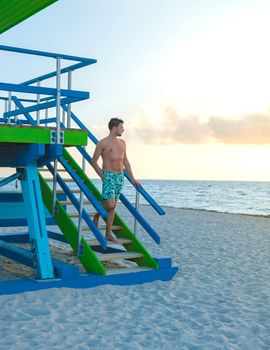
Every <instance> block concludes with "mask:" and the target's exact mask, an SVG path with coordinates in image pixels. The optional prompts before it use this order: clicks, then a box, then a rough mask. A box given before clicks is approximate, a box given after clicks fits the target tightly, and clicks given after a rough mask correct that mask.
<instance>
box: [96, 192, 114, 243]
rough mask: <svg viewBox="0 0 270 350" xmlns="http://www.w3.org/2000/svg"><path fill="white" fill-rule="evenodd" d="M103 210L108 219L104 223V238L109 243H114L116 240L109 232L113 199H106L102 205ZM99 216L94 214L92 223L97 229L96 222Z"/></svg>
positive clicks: (111, 221)
mask: <svg viewBox="0 0 270 350" xmlns="http://www.w3.org/2000/svg"><path fill="white" fill-rule="evenodd" d="M102 206H103V208H104V209H105V210H106V211H107V212H108V217H107V221H106V234H105V236H106V238H107V239H108V240H110V241H113V242H116V241H117V240H116V239H115V238H114V237H113V236H112V234H111V230H112V224H113V219H114V214H115V206H116V200H114V199H111V198H110V199H107V200H106V202H105V203H103V204H102ZM99 217H100V214H99V213H96V214H95V216H94V218H93V222H94V224H95V225H96V226H97V227H98V220H99Z"/></svg>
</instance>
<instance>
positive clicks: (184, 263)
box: [0, 206, 270, 350]
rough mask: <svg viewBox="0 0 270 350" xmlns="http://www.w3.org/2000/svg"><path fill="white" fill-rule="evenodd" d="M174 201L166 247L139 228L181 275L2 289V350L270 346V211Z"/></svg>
mask: <svg viewBox="0 0 270 350" xmlns="http://www.w3.org/2000/svg"><path fill="white" fill-rule="evenodd" d="M165 209H166V213H167V215H166V216H165V217H162V216H158V215H156V214H155V213H154V212H153V210H152V209H151V208H150V207H147V206H141V211H142V213H143V214H144V215H145V216H146V218H149V221H151V222H152V223H153V226H154V227H155V228H156V229H157V231H158V232H159V233H160V235H161V239H162V243H161V246H160V247H157V246H156V245H155V244H154V243H152V242H151V240H150V239H149V238H147V237H146V234H145V233H144V232H142V231H139V233H138V234H139V236H140V238H141V239H142V241H143V242H144V243H145V245H146V246H147V247H148V248H149V250H150V251H151V252H152V253H153V254H154V255H158V256H161V255H162V256H170V257H172V259H173V264H174V265H177V266H179V269H180V270H179V272H178V273H177V275H176V276H175V277H174V279H173V280H171V281H169V282H161V281H160V282H154V283H147V284H142V285H134V286H110V285H106V286H99V287H96V288H91V289H81V290H80V289H68V288H59V289H57V288H53V289H48V290H43V291H38V292H27V293H22V294H16V295H2V296H0V307H1V313H0V333H1V337H0V349H1V350H5V349H7V350H13V349H14V350H15V349H16V350H17V349H20V350H23V349H39V350H42V349H46V350H47V349H59V350H60V349H66V348H72V349H76V350H77V349H78V350H83V349H85V350H86V349H87V350H88V349H127V350H132V349H137V350H139V349H153V350H157V349H162V350H163V349H179V350H180V349H181V350H182V349H183V350H195V349H197V350H198V349H207V350H209V349H222V350H223V349H228V350H232V349H243V350H249V349H250V350H254V349H256V350H257V349H265V350H266V349H269V348H270V317H269V314H270V254H269V252H270V220H269V219H268V218H263V217H252V216H247V215H234V214H221V213H214V212H206V211H198V210H183V209H173V208H165ZM119 210H120V212H123V209H122V208H121V207H119ZM123 213H124V216H125V212H123ZM127 220H128V219H127ZM2 230H3V229H2ZM1 261H2V260H1ZM17 266H19V265H17ZM10 269H11V270H12V268H10ZM1 271H2V272H1V277H2V278H5V276H7V272H5V271H3V261H2V270H1ZM18 271H20V273H22V274H23V272H22V270H19V269H18ZM12 273H14V271H12Z"/></svg>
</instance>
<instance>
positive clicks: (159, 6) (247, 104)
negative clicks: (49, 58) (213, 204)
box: [0, 0, 270, 181]
mask: <svg viewBox="0 0 270 350" xmlns="http://www.w3.org/2000/svg"><path fill="white" fill-rule="evenodd" d="M269 18H270V2H269V0H264V1H263V0H258V1H249V0H227V1H217V0H203V1H199V0H189V1H188V0H185V1H181V0H168V1H165V0H147V1H145V0H136V1H134V0H110V1H98V0H95V1H92V0H78V1H72V0H65V1H58V2H57V3H56V4H54V5H52V6H50V7H49V8H48V9H46V10H44V11H43V12H41V13H39V14H37V15H36V16H34V17H32V18H30V19H28V20H27V21H25V22H23V23H21V24H20V25H18V26H17V27H15V28H13V29H11V30H10V31H8V32H7V33H4V34H2V35H1V38H0V43H1V44H3V45H10V46H19V47H27V48H31V49H41V50H45V51H55V52H64V53H68V54H74V55H78V56H86V57H92V58H96V59H97V61H98V62H97V64H96V65H93V66H90V67H87V68H84V69H82V70H81V71H80V72H78V73H77V74H75V77H74V79H75V80H74V88H78V89H81V90H83V89H84V90H87V91H90V93H91V99H90V100H88V101H85V102H82V103H79V104H78V105H76V104H74V107H73V110H74V112H75V113H76V114H77V115H78V116H79V117H80V118H81V119H82V120H83V122H84V123H85V124H86V125H87V126H88V127H89V129H90V130H92V131H93V132H94V133H95V134H96V136H97V137H98V138H101V137H104V136H106V134H107V127H106V124H107V121H108V120H109V119H110V118H111V117H114V116H119V117H121V118H123V119H124V120H125V130H126V131H125V134H124V139H125V140H126V141H127V145H128V148H127V150H128V156H129V159H130V162H131V164H132V167H133V171H134V173H135V175H136V176H137V177H138V178H152V179H154V178H157V179H205V180H206V179H211V180H267V181H268V180H269V179H270V162H269V158H270V45H269V37H270V21H269ZM1 56H2V58H1V61H2V62H1V68H0V74H1V81H5V82H20V81H22V80H26V79H27V78H30V77H32V76H35V75H37V74H42V73H45V72H46V71H47V70H50V69H51V68H50V67H49V68H48V69H47V67H46V66H45V65H44V64H43V63H42V62H41V60H37V59H36V58H31V57H28V58H27V59H28V61H29V62H31V64H30V66H28V67H26V66H25V62H26V61H25V57H24V58H23V60H22V62H23V63H20V62H19V60H17V58H16V61H14V64H13V68H12V69H10V68H9V69H7V67H8V66H9V67H10V65H11V64H12V59H13V58H12V59H11V57H12V56H9V55H5V54H3V55H2V54H1ZM13 57H14V56H13ZM23 64H24V66H23ZM23 67H26V68H24V69H22V68H23ZM29 67H31V69H29ZM89 149H91V147H89ZM92 175H93V176H94V173H93V174H91V176H92Z"/></svg>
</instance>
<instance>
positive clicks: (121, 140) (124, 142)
mask: <svg viewBox="0 0 270 350" xmlns="http://www.w3.org/2000/svg"><path fill="white" fill-rule="evenodd" d="M118 142H120V143H121V144H122V145H124V146H125V145H126V141H125V140H123V139H118Z"/></svg>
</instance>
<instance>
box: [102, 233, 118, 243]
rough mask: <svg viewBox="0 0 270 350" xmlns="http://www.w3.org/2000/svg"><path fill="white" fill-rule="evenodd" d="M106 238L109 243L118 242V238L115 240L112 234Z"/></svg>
mask: <svg viewBox="0 0 270 350" xmlns="http://www.w3.org/2000/svg"><path fill="white" fill-rule="evenodd" d="M105 238H106V239H107V241H111V242H114V243H117V242H118V240H117V238H114V237H113V236H112V235H111V234H109V235H106V236H105Z"/></svg>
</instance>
